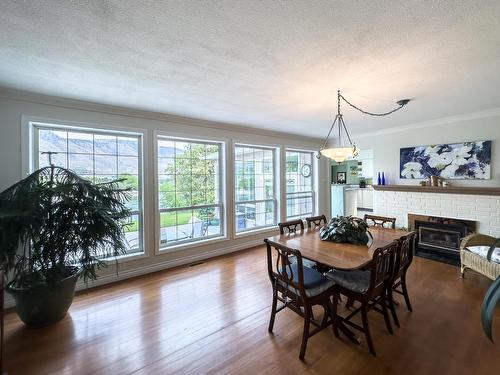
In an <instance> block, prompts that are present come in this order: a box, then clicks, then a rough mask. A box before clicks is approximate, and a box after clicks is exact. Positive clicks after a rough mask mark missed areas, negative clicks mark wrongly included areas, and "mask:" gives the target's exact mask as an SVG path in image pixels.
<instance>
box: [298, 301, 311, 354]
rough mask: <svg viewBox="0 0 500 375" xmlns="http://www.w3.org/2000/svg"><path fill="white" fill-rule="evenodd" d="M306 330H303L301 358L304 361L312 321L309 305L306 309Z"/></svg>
mask: <svg viewBox="0 0 500 375" xmlns="http://www.w3.org/2000/svg"><path fill="white" fill-rule="evenodd" d="M304 312H305V315H304V331H303V332H302V344H301V345H300V354H299V359H300V360H301V361H302V360H304V357H305V355H306V347H307V340H308V339H309V325H310V323H311V311H310V308H309V307H306V308H305V309H304Z"/></svg>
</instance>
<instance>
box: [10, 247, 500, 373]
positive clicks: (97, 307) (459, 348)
mask: <svg viewBox="0 0 500 375" xmlns="http://www.w3.org/2000/svg"><path fill="white" fill-rule="evenodd" d="M265 262H266V258H265V249H264V247H258V248H253V249H249V250H247V251H243V252H239V253H235V254H232V255H227V256H224V257H220V258H216V259H212V260H209V261H206V262H205V263H203V264H200V265H197V266H194V267H179V268H176V269H172V270H166V271H162V272H157V273H154V274H150V275H146V276H142V277H139V278H135V279H130V280H126V281H124V282H120V283H116V284H114V285H110V286H105V287H101V288H98V289H94V290H90V291H88V292H84V293H82V294H80V295H79V296H77V297H76V298H75V302H74V303H73V306H72V307H71V309H70V312H69V315H68V316H67V317H66V318H65V319H64V320H63V321H62V322H60V323H58V324H56V325H54V326H51V327H47V328H42V329H36V330H31V329H27V328H25V327H24V326H23V324H22V323H21V322H20V321H19V319H18V318H17V316H16V314H15V313H13V312H10V313H8V314H7V316H6V335H5V345H6V348H5V357H6V358H5V359H6V367H7V371H8V373H9V374H12V375H14V374H23V375H26V374H48V373H63V374H91V373H97V374H129V373H137V374H183V373H193V374H204V373H213V374H220V373H231V374H240V373H243V374H264V373H266V374H299V373H314V374H332V373H338V374H368V373H369V374H402V373H405V374H498V373H499V371H500V355H499V353H500V344H492V343H490V342H489V341H488V340H487V339H486V338H485V337H484V335H483V333H482V331H481V326H480V315H479V311H480V304H481V301H482V298H483V296H484V293H485V291H486V289H487V287H488V285H489V281H488V280H486V279H484V278H482V277H481V276H478V275H474V274H473V273H472V272H470V273H468V274H467V276H466V279H465V280H461V279H459V278H458V272H459V270H458V268H456V267H453V266H450V265H446V264H442V263H437V262H434V261H430V260H426V259H422V258H418V257H416V258H415V259H414V263H413V265H412V268H411V269H410V271H409V292H410V296H411V299H412V304H413V307H414V312H413V313H409V312H407V311H406V309H405V308H404V304H403V305H401V306H400V307H399V308H398V315H399V318H400V321H401V328H399V329H396V332H395V335H394V336H391V335H389V334H388V333H387V331H386V329H385V325H384V321H383V318H382V316H381V315H379V314H377V313H376V312H371V313H370V324H371V328H372V335H373V338H374V342H375V345H376V347H377V357H372V356H370V355H369V354H368V351H367V349H366V344H365V343H364V342H363V343H362V344H361V345H360V346H355V345H353V344H351V343H349V342H347V340H338V339H335V337H334V336H333V332H332V330H330V329H328V330H324V331H322V332H321V333H319V334H318V335H316V336H314V337H313V338H311V339H310V340H309V343H308V348H307V353H306V361H305V362H301V361H299V359H298V351H299V347H300V340H301V335H302V323H303V320H302V319H301V318H300V317H298V316H296V315H295V314H294V313H293V312H291V311H287V310H285V311H283V312H281V313H279V314H278V316H277V318H276V323H275V329H274V332H275V334H274V336H273V335H269V334H268V333H267V324H268V319H269V312H270V304H271V286H270V284H269V279H268V277H267V271H266V263H265ZM397 298H399V297H397ZM340 310H341V312H342V308H341V309H340ZM495 319H496V321H495V327H494V334H495V335H496V338H497V341H500V310H499V311H497V313H496V318H495Z"/></svg>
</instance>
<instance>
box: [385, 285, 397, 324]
mask: <svg viewBox="0 0 500 375" xmlns="http://www.w3.org/2000/svg"><path fill="white" fill-rule="evenodd" d="M387 300H388V301H389V309H390V310H391V314H392V319H393V320H394V324H395V325H396V327H399V319H398V314H397V313H396V306H395V305H394V295H393V294H392V287H389V288H387Z"/></svg>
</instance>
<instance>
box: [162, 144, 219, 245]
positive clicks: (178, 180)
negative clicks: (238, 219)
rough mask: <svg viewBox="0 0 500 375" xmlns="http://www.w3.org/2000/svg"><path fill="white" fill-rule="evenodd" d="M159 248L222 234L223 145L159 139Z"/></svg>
mask: <svg viewBox="0 0 500 375" xmlns="http://www.w3.org/2000/svg"><path fill="white" fill-rule="evenodd" d="M157 157H158V202H159V211H160V247H168V246H172V245H177V244H181V243H185V242H193V241H198V240H202V239H207V238H213V237H220V236H222V235H223V227H224V226H223V208H222V190H221V176H222V170H221V167H222V165H221V164H222V162H221V160H222V144H221V143H216V142H209V141H206V142H205V141H198V140H185V139H177V138H167V137H159V138H158V156H157Z"/></svg>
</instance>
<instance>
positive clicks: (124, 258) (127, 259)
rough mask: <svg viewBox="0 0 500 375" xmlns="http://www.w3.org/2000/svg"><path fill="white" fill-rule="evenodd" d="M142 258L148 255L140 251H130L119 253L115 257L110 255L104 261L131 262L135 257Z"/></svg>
mask: <svg viewBox="0 0 500 375" xmlns="http://www.w3.org/2000/svg"><path fill="white" fill-rule="evenodd" d="M143 258H148V255H147V254H146V253H145V252H144V251H142V252H140V253H132V254H125V255H120V256H118V257H116V258H114V257H111V258H106V259H104V261H105V262H106V263H114V262H115V261H118V262H119V263H126V262H131V261H134V260H137V259H143Z"/></svg>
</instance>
